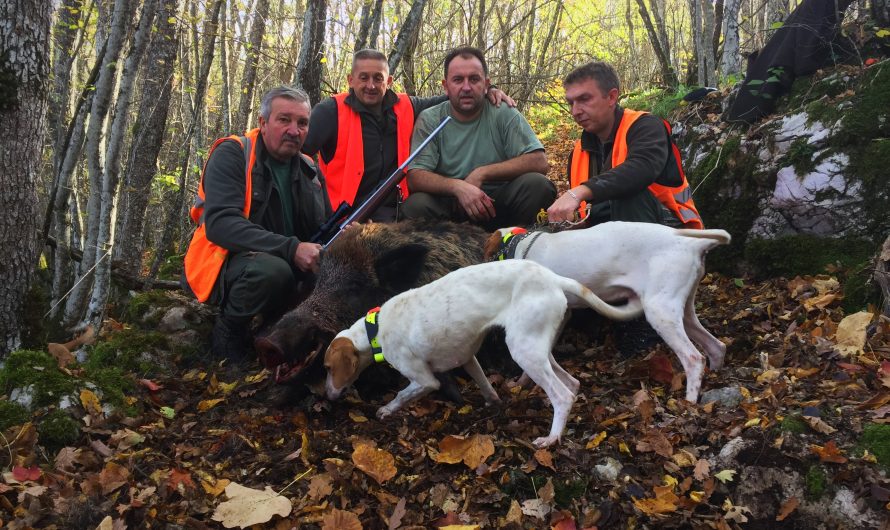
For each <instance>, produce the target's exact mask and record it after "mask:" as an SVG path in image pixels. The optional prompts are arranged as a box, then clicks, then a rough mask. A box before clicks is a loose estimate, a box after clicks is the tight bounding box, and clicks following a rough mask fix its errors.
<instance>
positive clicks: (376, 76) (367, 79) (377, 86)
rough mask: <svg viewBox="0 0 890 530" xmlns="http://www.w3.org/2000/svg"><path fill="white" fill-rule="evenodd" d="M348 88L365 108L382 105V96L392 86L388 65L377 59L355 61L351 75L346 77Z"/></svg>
mask: <svg viewBox="0 0 890 530" xmlns="http://www.w3.org/2000/svg"><path fill="white" fill-rule="evenodd" d="M346 80H347V81H348V82H349V88H351V89H352V91H353V92H354V93H355V97H357V98H358V100H359V101H361V102H362V105H364V106H366V107H371V108H373V107H378V106H380V104H381V103H383V96H384V95H386V91H387V90H388V89H389V87H390V86H392V76H391V75H389V65H388V64H386V61H380V60H377V59H359V60H358V61H355V66H354V67H353V68H352V73H350V74H349V75H348V76H346Z"/></svg>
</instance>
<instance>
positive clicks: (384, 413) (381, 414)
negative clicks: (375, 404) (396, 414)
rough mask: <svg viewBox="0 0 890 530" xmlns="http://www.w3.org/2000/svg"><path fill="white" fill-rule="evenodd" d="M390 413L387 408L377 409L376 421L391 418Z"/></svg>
mask: <svg viewBox="0 0 890 530" xmlns="http://www.w3.org/2000/svg"><path fill="white" fill-rule="evenodd" d="M392 412H393V411H392V410H390V409H389V408H388V407H380V408H379V409H377V419H378V420H385V419H386V418H388V417H390V416H392Z"/></svg>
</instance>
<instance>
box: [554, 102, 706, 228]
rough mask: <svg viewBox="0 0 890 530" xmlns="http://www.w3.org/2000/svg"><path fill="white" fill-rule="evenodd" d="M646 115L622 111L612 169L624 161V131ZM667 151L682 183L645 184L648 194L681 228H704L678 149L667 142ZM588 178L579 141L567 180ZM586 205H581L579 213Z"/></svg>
mask: <svg viewBox="0 0 890 530" xmlns="http://www.w3.org/2000/svg"><path fill="white" fill-rule="evenodd" d="M644 114H648V113H647V112H644V111H636V110H627V109H625V110H624V115H623V116H622V117H621V122H620V123H619V124H618V131H617V132H616V133H615V142H614V144H613V145H612V167H613V168H614V167H617V166H618V165H619V164H621V163H623V162H624V161H625V159H627V131H628V130H630V126H631V125H633V123H634V122H635V121H637V119H639V117H640V116H642V115H644ZM662 121H664V120H662ZM664 126H665V128H667V132H668V134H669V135H670V134H671V125H670V124H669V123H668V122H667V121H664ZM671 150H672V151H673V153H674V160H676V162H677V170H678V171H679V172H680V177H681V178H682V179H683V182H682V183H681V184H680V185H679V186H663V185H661V184H656V183H654V182H653V183H652V184H650V185H649V191H650V192H652V195H654V196H655V198H656V199H658V201H659V202H661V204H663V205H664V207H665V208H667V209H668V210H670V211H671V213H672V214H674V216H675V217H676V218H677V219H679V220H680V222H681V223H683V227H684V228H698V229H702V228H704V223H702V220H701V216H700V215H699V213H698V210H697V209H696V207H695V203H694V202H693V201H692V191H691V190H690V189H689V182H688V181H687V180H686V173H685V172H684V171H683V165H682V164H681V163H680V150H679V149H677V145H676V144H675V143H674V142H673V141H671ZM589 177H590V153H588V152H587V151H585V150H583V149H581V140H577V141H576V142H575V150H574V151H573V152H572V166H571V168H570V169H569V178H570V180H571V186H572V187H573V188H574V187H575V186H579V185H581V183H583V182H586V181H587V179H588V178H589ZM585 206H586V204H585V203H584V202H582V203H581V210H582V211H583V210H584V208H585Z"/></svg>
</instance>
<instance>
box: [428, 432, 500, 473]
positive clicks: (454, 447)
mask: <svg viewBox="0 0 890 530" xmlns="http://www.w3.org/2000/svg"><path fill="white" fill-rule="evenodd" d="M493 454H494V442H492V440H491V436H488V435H486V434H474V435H472V436H470V437H465V436H453V435H449V436H446V437H445V438H443V439H442V440H440V441H439V453H438V454H436V455H435V458H433V460H435V461H436V462H439V463H440V464H457V463H458V462H463V463H464V464H466V465H467V466H468V467H469V468H470V469H476V468H477V467H479V464H481V463H482V462H485V459H487V458H488V457H489V456H491V455H493Z"/></svg>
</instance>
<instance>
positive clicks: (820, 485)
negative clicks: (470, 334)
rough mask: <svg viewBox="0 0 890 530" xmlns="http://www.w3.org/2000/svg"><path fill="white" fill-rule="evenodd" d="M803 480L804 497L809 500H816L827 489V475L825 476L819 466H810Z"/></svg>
mask: <svg viewBox="0 0 890 530" xmlns="http://www.w3.org/2000/svg"><path fill="white" fill-rule="evenodd" d="M804 480H805V481H806V487H807V489H806V495H807V498H809V499H818V498H819V497H821V496H822V494H823V493H825V490H826V489H827V488H828V475H826V474H825V471H823V470H822V467H821V466H818V465H813V466H810V469H808V470H807V474H806V477H804Z"/></svg>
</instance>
